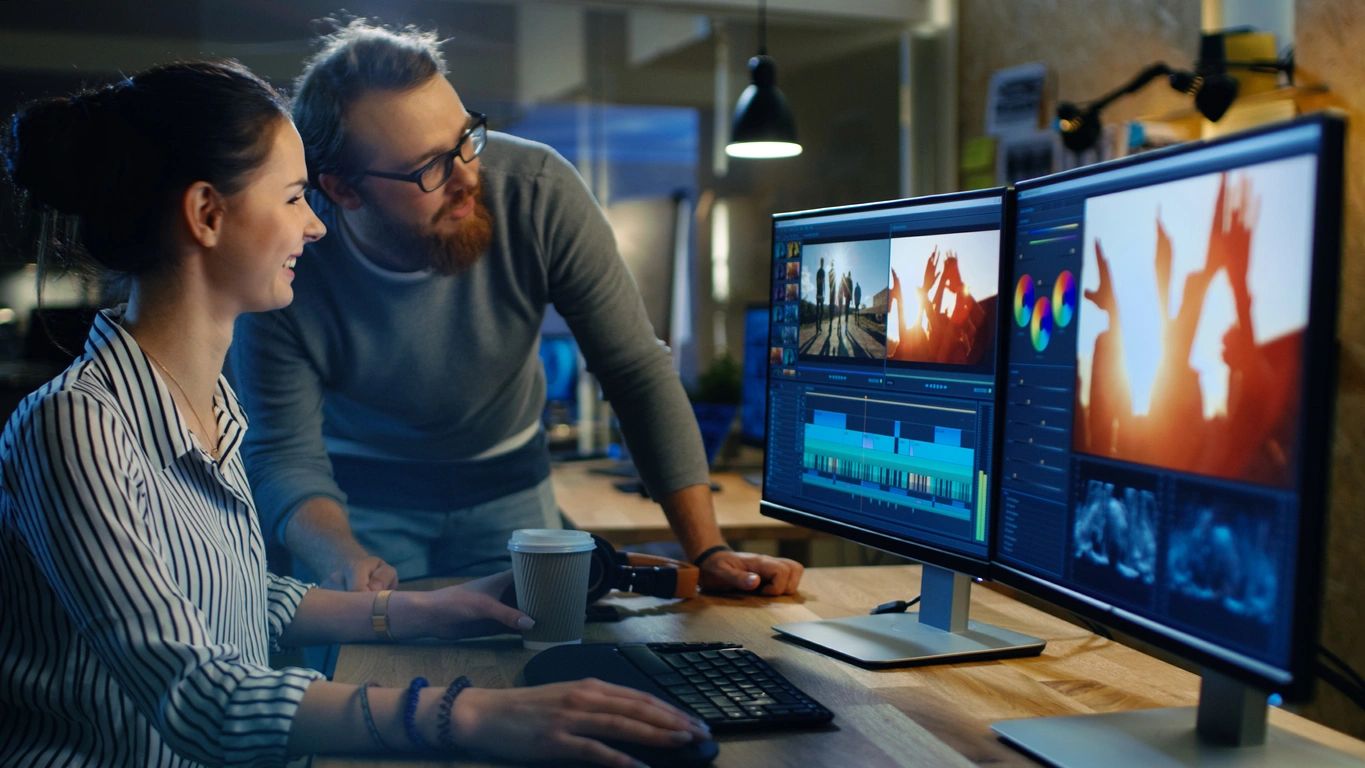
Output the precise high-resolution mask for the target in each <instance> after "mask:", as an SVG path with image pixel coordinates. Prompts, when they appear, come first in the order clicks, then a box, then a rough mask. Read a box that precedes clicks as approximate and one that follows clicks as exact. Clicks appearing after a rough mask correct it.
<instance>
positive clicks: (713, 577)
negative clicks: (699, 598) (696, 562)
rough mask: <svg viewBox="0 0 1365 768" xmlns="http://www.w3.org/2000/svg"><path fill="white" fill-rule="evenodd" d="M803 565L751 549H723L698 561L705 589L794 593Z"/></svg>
mask: <svg viewBox="0 0 1365 768" xmlns="http://www.w3.org/2000/svg"><path fill="white" fill-rule="evenodd" d="M804 572H805V568H804V567H803V566H802V565H801V564H800V563H798V562H796V561H795V560H788V559H787V558H785V557H771V556H769V555H759V554H755V553H753V552H734V551H731V550H722V551H719V552H716V553H714V554H712V555H710V556H708V557H707V558H706V559H705V560H703V561H702V564H701V588H702V589H704V590H706V591H708V592H756V593H758V594H762V595H792V594H796V589H797V587H798V586H799V585H800V584H801V574H802V573H804Z"/></svg>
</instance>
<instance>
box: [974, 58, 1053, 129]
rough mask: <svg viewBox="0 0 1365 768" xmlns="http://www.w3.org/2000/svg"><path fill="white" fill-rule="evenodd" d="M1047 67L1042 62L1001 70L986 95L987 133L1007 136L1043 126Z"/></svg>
mask: <svg viewBox="0 0 1365 768" xmlns="http://www.w3.org/2000/svg"><path fill="white" fill-rule="evenodd" d="M1046 83H1047V67H1046V66H1045V65H1043V64H1041V63H1032V64H1020V65H1019V66H1015V67H1007V68H1005V69H998V70H996V71H995V73H994V74H992V75H991V85H990V91H989V92H988V93H987V94H986V133H987V135H990V136H1007V135H1013V134H1019V133H1033V132H1035V131H1037V130H1038V128H1039V127H1040V120H1041V117H1042V108H1043V93H1044V90H1043V89H1044V87H1045V85H1046Z"/></svg>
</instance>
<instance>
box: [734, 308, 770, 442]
mask: <svg viewBox="0 0 1365 768" xmlns="http://www.w3.org/2000/svg"><path fill="white" fill-rule="evenodd" d="M769 312H770V310H769V308H768V305H767V304H754V305H750V306H749V307H746V308H745V310H744V373H743V379H742V381H741V387H740V407H739V436H740V439H741V440H743V441H744V442H745V443H749V444H751V445H763V435H764V428H763V419H764V416H765V413H766V409H767V395H768V392H767V387H768V315H769Z"/></svg>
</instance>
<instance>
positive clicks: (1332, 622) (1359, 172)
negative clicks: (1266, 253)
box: [1294, 0, 1365, 738]
mask: <svg viewBox="0 0 1365 768" xmlns="http://www.w3.org/2000/svg"><path fill="white" fill-rule="evenodd" d="M1294 25H1295V27H1294V29H1295V37H1296V39H1295V41H1294V55H1295V59H1296V63H1297V65H1298V68H1299V70H1298V76H1299V80H1300V82H1305V83H1311V82H1322V83H1326V84H1327V85H1328V86H1329V87H1330V88H1331V91H1330V97H1329V101H1330V102H1331V103H1332V104H1333V105H1334V106H1336V107H1338V108H1340V109H1343V110H1345V111H1346V113H1347V115H1348V117H1349V119H1350V129H1349V133H1348V137H1347V140H1346V147H1347V151H1346V158H1347V159H1346V174H1345V176H1346V184H1345V186H1346V209H1345V217H1344V218H1345V220H1346V225H1345V232H1344V233H1343V240H1342V253H1341V257H1342V275H1341V281H1340V283H1339V285H1340V286H1341V313H1340V315H1339V316H1338V318H1337V331H1338V334H1339V336H1340V338H1341V361H1340V372H1339V374H1338V377H1337V413H1336V430H1335V434H1334V435H1333V438H1334V441H1333V451H1332V498H1331V504H1330V513H1329V518H1328V529H1327V584H1326V589H1325V590H1324V602H1325V608H1324V612H1323V621H1322V642H1323V645H1325V646H1326V647H1328V648H1330V649H1331V650H1332V651H1333V652H1334V653H1336V654H1337V655H1339V656H1341V657H1343V658H1344V659H1346V661H1347V662H1349V663H1350V664H1351V665H1352V666H1353V667H1355V669H1356V670H1357V671H1361V670H1365V634H1362V633H1361V627H1362V626H1365V587H1363V586H1362V584H1361V576H1362V568H1361V563H1363V562H1365V514H1362V503H1365V502H1363V500H1365V60H1363V59H1362V58H1361V56H1360V43H1361V41H1362V40H1365V17H1363V16H1362V14H1361V9H1360V2H1359V0H1297V3H1296V4H1295V17H1294ZM1303 714H1305V715H1307V716H1308V717H1311V718H1313V719H1315V720H1319V721H1321V722H1324V723H1327V724H1328V725H1331V726H1332V727H1334V728H1338V729H1340V730H1343V731H1346V732H1348V733H1351V734H1352V735H1354V736H1356V737H1359V738H1365V714H1362V713H1361V712H1360V710H1359V709H1357V708H1356V707H1355V706H1354V705H1353V704H1351V702H1350V701H1348V700H1347V699H1346V698H1345V697H1344V696H1342V695H1341V694H1339V693H1337V691H1336V690H1335V689H1333V688H1331V687H1330V686H1327V685H1322V686H1319V691H1318V695H1317V696H1316V697H1315V699H1314V701H1313V702H1312V703H1311V704H1310V705H1308V706H1307V707H1305V708H1304V710H1303Z"/></svg>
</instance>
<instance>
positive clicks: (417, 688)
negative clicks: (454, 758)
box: [403, 677, 431, 749]
mask: <svg viewBox="0 0 1365 768" xmlns="http://www.w3.org/2000/svg"><path fill="white" fill-rule="evenodd" d="M427 685H428V683H427V679H426V678H425V677H414V678H413V679H412V682H411V683H408V692H407V693H406V694H405V696H406V699H407V700H406V703H405V704H404V705H403V730H405V731H407V734H408V741H411V742H412V743H413V744H415V745H416V746H417V748H418V749H430V748H431V745H429V744H427V740H426V739H424V738H422V732H421V731H419V730H417V700H418V698H419V697H420V696H421V695H422V689H423V688H425V687H427Z"/></svg>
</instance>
